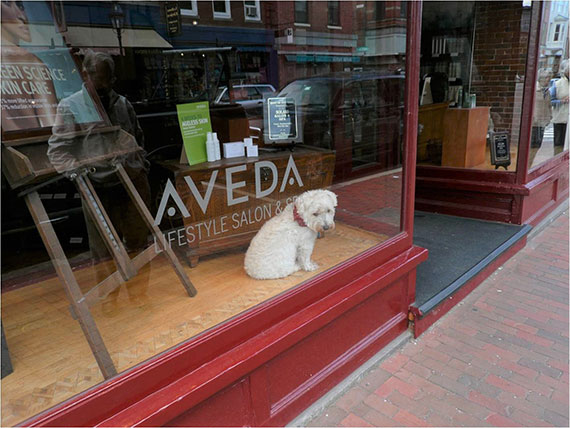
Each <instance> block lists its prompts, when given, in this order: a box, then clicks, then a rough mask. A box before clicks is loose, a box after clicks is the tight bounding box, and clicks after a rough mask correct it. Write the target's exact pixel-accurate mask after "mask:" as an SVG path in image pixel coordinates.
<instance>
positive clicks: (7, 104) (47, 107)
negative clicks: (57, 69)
mask: <svg viewBox="0 0 570 428" xmlns="http://www.w3.org/2000/svg"><path fill="white" fill-rule="evenodd" d="M1 7H2V25H1V31H2V79H3V80H4V82H3V84H2V130H3V131H16V130H22V131H28V130H30V129H34V128H43V127H49V126H51V125H52V124H53V121H54V118H55V109H56V106H57V97H56V93H55V88H54V86H53V82H52V81H51V79H50V78H49V71H48V70H47V66H46V65H45V64H44V63H43V62H42V61H41V60H40V59H39V58H38V57H37V56H35V55H34V54H32V53H31V52H28V50H27V49H26V48H23V47H20V46H19V43H20V41H24V42H30V41H31V40H32V37H31V35H30V28H29V26H28V17H27V15H26V12H25V10H24V7H23V6H22V2H16V1H2V6H1ZM24 67H25V68H26V70H27V71H28V73H25V72H24ZM32 76H33V77H32ZM46 76H48V77H46Z"/></svg>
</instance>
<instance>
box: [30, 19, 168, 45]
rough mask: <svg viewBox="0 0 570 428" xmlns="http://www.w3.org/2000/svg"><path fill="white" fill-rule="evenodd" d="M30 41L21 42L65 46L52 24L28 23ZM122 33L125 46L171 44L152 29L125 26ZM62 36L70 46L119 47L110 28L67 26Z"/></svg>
mask: <svg viewBox="0 0 570 428" xmlns="http://www.w3.org/2000/svg"><path fill="white" fill-rule="evenodd" d="M30 30H31V34H32V41H31V42H30V43H22V46H25V47H28V46H29V47H50V46H52V44H53V46H55V47H61V46H65V45H64V43H63V41H62V37H61V34H59V33H57V32H56V30H55V28H54V26H53V25H45V24H30ZM121 35H122V44H123V47H125V48H162V49H165V48H171V47H172V45H171V44H170V43H168V42H167V41H166V40H164V39H163V38H162V36H161V35H160V34H158V33H157V32H156V31H154V30H153V29H150V28H149V29H132V28H125V29H124V30H123V32H122V33H121ZM64 37H65V39H66V41H67V42H68V43H70V44H71V46H72V47H77V48H87V47H89V48H90V47H93V48H115V49H118V48H119V40H118V39H117V35H116V34H115V33H114V32H113V29H111V28H104V27H83V26H68V28H67V32H66V33H64Z"/></svg>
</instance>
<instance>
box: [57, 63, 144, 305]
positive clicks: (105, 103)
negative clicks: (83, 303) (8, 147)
mask: <svg viewBox="0 0 570 428" xmlns="http://www.w3.org/2000/svg"><path fill="white" fill-rule="evenodd" d="M83 71H84V73H85V78H86V80H88V81H89V84H92V85H93V87H94V89H95V90H96V92H97V95H98V96H99V100H100V103H101V105H102V107H103V108H104V109H105V112H106V113H107V116H108V117H109V120H110V121H111V123H112V124H113V125H118V126H120V127H121V128H122V129H123V130H124V131H126V132H128V133H129V134H131V135H133V136H134V137H135V138H136V140H137V142H138V143H139V145H141V146H142V145H143V141H144V134H143V132H142V129H141V127H140V125H139V122H138V120H137V117H136V114H135V111H134V109H133V106H132V105H131V103H130V102H129V101H128V100H127V99H126V98H125V97H124V96H122V95H119V94H117V93H116V92H115V91H114V90H113V88H112V86H113V83H114V81H115V76H114V71H115V64H114V62H113V59H112V58H111V56H110V55H108V54H106V53H102V52H97V53H94V52H89V53H88V54H87V55H86V56H85V59H84V61H83ZM90 100H91V98H90V97H89V94H88V91H87V88H86V86H85V85H84V86H83V88H82V89H81V90H80V91H78V92H76V93H75V94H73V95H71V96H69V97H67V98H64V99H63V100H61V102H60V103H59V106H58V109H57V118H56V122H55V125H54V127H53V135H52V137H51V138H50V140H49V148H48V156H49V158H50V161H51V162H52V164H53V165H54V166H55V168H56V169H57V170H58V171H60V172H64V171H69V170H70V169H73V167H74V165H75V163H76V159H74V156H73V153H74V148H73V146H74V145H76V144H82V146H84V150H86V151H87V152H88V153H94V154H101V153H100V151H101V150H106V151H108V150H109V146H112V143H111V144H109V142H108V141H106V140H105V139H106V138H108V137H106V136H105V135H103V134H101V133H96V132H93V133H89V134H87V136H86V137H85V138H84V139H83V141H82V142H81V143H79V139H78V138H77V132H76V131H77V130H78V124H81V123H82V115H83V114H84V112H85V110H86V109H89V108H91V109H92V108H93V106H92V105H91V104H90ZM111 150H112V148H111ZM122 163H123V165H124V167H125V169H126V170H127V172H128V174H129V177H130V178H131V180H132V182H133V184H134V186H135V187H136V189H137V191H138V193H139V195H140V196H141V198H142V199H143V200H144V201H145V203H146V204H147V205H148V202H149V200H150V186H149V182H148V177H147V169H148V168H147V163H148V161H146V159H145V158H144V155H142V154H141V152H136V153H132V154H129V155H127V157H126V158H125V159H124V160H123V162H122ZM90 166H94V167H95V172H93V173H91V174H90V175H89V177H90V179H91V181H92V183H93V186H94V188H95V190H96V192H97V195H98V197H99V199H100V200H101V203H102V204H103V207H104V208H105V211H106V212H107V214H108V216H109V219H110V220H111V223H112V224H113V226H114V227H115V230H116V231H117V233H118V235H119V237H120V238H121V239H122V240H123V242H124V244H125V247H126V249H127V251H129V252H134V251H137V250H140V249H142V248H143V247H144V246H146V244H147V237H148V229H147V227H146V225H145V223H144V221H143V219H142V218H141V216H140V214H139V213H138V210H137V209H136V207H135V205H134V204H133V202H132V200H131V198H130V197H129V195H128V193H127V192H126V190H125V189H124V187H123V186H122V185H121V183H120V180H119V178H118V177H117V174H116V173H115V167H114V166H113V165H112V164H111V163H110V161H103V162H101V161H99V162H97V163H94V164H92V165H90ZM84 203H86V202H85V201H84ZM84 214H85V220H86V226H87V233H88V236H89V247H90V249H91V253H92V257H93V259H94V261H96V262H97V261H100V260H101V259H103V258H105V257H107V255H108V252H107V248H106V247H105V244H104V241H103V239H102V238H101V236H100V234H99V233H98V231H97V229H96V227H95V223H94V221H93V219H92V218H91V216H90V215H89V214H88V213H87V212H86V208H85V207H84ZM111 273H112V271H110V270H109V269H108V268H105V267H104V266H102V265H101V266H99V267H98V271H97V279H98V282H100V281H101V280H103V279H105V278H106V277H107V276H109V275H110V274H111ZM139 282H140V281H139ZM133 286H134V285H133ZM133 286H129V287H128V291H129V296H131V297H132V296H133V295H136V294H140V292H139V293H137V291H135V289H134V288H133ZM145 286H146V284H145ZM144 291H145V290H142V292H143V293H144ZM118 293H119V289H116V290H115V291H114V292H113V293H112V294H111V296H110V297H111V303H113V304H114V303H115V302H116V298H117V296H118Z"/></svg>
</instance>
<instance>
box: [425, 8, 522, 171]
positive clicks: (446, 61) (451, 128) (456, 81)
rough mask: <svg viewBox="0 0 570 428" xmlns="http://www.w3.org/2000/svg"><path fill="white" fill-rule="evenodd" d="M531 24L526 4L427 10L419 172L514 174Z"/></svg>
mask: <svg viewBox="0 0 570 428" xmlns="http://www.w3.org/2000/svg"><path fill="white" fill-rule="evenodd" d="M530 17H531V8H529V7H524V6H523V2H478V1H475V2H469V1H465V2H426V3H424V7H423V17H422V42H421V60H420V75H421V82H420V94H421V95H420V111H419V118H418V120H419V133H418V164H419V165H433V166H443V167H454V168H471V169H484V170H501V171H504V170H505V169H506V170H508V171H514V170H515V169H516V163H517V154H518V147H519V133H520V123H521V112H522V102H523V89H524V76H525V67H526V56H527V45H528V34H529V29H530ZM505 43H508V49H507V48H506V46H507V45H505Z"/></svg>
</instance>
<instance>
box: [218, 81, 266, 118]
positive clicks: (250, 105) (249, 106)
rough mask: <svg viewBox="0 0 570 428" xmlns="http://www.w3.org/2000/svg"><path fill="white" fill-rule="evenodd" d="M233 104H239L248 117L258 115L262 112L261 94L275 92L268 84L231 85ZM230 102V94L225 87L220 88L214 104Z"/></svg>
mask: <svg viewBox="0 0 570 428" xmlns="http://www.w3.org/2000/svg"><path fill="white" fill-rule="evenodd" d="M232 91H233V92H232V98H233V102H236V103H238V104H241V105H242V106H243V107H244V108H245V111H246V112H247V114H248V115H260V114H261V112H262V110H263V94H265V93H268V92H275V88H274V87H273V86H272V85H270V84H252V85H233V86H232ZM229 102H230V93H229V91H228V88H227V86H222V87H220V88H219V89H218V93H217V94H216V99H215V100H214V103H215V104H225V103H229Z"/></svg>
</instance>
